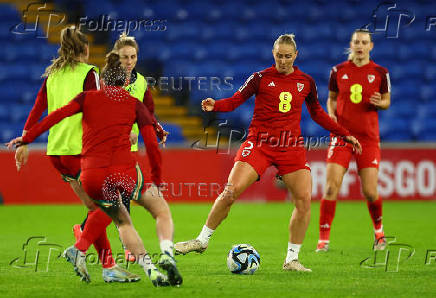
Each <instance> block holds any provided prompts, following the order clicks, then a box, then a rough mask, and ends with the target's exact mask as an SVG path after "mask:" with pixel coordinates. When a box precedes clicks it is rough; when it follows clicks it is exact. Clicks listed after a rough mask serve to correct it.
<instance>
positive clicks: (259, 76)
mask: <svg viewBox="0 0 436 298" xmlns="http://www.w3.org/2000/svg"><path fill="white" fill-rule="evenodd" d="M293 68H294V71H293V72H292V73H290V74H288V75H285V74H282V73H279V72H278V71H277V69H276V68H275V66H274V65H273V66H272V67H269V68H267V69H265V70H262V71H259V72H256V73H254V74H252V75H251V76H250V77H249V78H248V79H247V81H246V82H245V83H244V85H242V86H241V87H240V88H239V90H238V91H236V92H235V94H234V95H233V96H232V97H230V98H225V99H221V100H217V101H216V102H215V106H214V111H216V112H229V111H233V110H234V109H236V108H237V107H238V106H239V105H241V104H242V103H243V102H244V101H246V100H247V99H248V98H250V97H251V96H252V95H256V98H255V106H254V113H253V119H252V121H251V124H250V128H249V134H248V137H249V138H250V137H256V138H258V137H259V135H260V134H262V135H264V134H265V133H267V134H268V135H269V136H281V135H282V134H283V133H286V134H287V135H288V136H290V135H292V136H294V137H299V136H300V134H301V131H300V120H301V110H302V105H303V103H304V102H305V103H306V106H307V109H308V110H309V113H310V115H311V117H312V119H313V120H315V122H316V123H318V124H319V125H321V126H322V127H324V128H325V129H327V130H329V131H331V132H333V133H334V134H336V135H339V136H348V135H350V133H349V132H348V131H347V130H346V129H344V128H343V127H342V126H340V125H338V124H337V123H335V122H334V121H332V120H331V119H330V117H329V116H328V115H327V113H326V112H325V111H324V110H323V108H322V107H321V105H320V104H319V102H318V94H317V90H316V85H315V81H314V80H313V79H312V78H311V77H310V76H309V75H307V74H305V73H303V72H302V71H301V70H299V69H298V67H296V66H294V67H293Z"/></svg>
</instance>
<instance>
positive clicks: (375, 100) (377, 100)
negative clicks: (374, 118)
mask: <svg viewBox="0 0 436 298" xmlns="http://www.w3.org/2000/svg"><path fill="white" fill-rule="evenodd" d="M369 102H370V103H371V104H373V105H374V106H376V107H377V108H380V107H381V104H382V98H381V94H380V93H379V92H374V94H373V95H371V97H370V98H369Z"/></svg>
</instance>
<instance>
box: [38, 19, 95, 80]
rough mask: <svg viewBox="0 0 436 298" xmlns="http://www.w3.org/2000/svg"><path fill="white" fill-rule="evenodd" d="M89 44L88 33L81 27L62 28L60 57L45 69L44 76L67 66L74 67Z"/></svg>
mask: <svg viewBox="0 0 436 298" xmlns="http://www.w3.org/2000/svg"><path fill="white" fill-rule="evenodd" d="M88 44H89V42H88V38H87V37H86V35H85V34H83V33H82V32H80V30H79V29H76V27H75V26H70V27H67V28H64V29H62V31H61V46H60V47H59V50H58V57H57V58H55V59H53V60H52V63H51V65H50V66H48V67H47V68H46V69H45V72H44V74H43V75H42V77H43V78H45V77H48V76H49V75H50V74H51V73H53V72H56V71H58V70H60V69H63V68H64V67H66V66H70V67H71V68H74V66H76V64H77V63H79V61H78V60H77V58H78V57H80V55H83V54H85V53H86V46H87V45H88Z"/></svg>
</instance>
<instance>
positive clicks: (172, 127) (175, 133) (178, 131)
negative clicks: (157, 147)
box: [161, 122, 185, 144]
mask: <svg viewBox="0 0 436 298" xmlns="http://www.w3.org/2000/svg"><path fill="white" fill-rule="evenodd" d="M161 124H162V127H163V128H164V129H165V130H166V131H168V132H169V133H170V134H169V135H168V139H167V142H168V143H169V144H173V143H183V142H185V137H184V136H183V132H182V128H181V127H180V125H177V124H173V123H167V122H163V123H161Z"/></svg>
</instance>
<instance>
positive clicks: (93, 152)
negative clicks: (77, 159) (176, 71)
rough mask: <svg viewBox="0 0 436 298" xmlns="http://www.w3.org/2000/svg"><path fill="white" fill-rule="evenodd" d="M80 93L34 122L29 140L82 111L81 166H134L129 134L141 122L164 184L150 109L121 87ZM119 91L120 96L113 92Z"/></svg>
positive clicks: (156, 178)
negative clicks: (115, 96)
mask: <svg viewBox="0 0 436 298" xmlns="http://www.w3.org/2000/svg"><path fill="white" fill-rule="evenodd" d="M104 88H105V89H106V90H109V91H108V92H105V90H98V91H86V92H81V93H79V94H78V95H77V96H76V97H75V98H74V99H73V100H72V101H71V102H70V103H69V104H67V105H65V106H63V107H62V108H60V109H57V110H56V111H54V112H52V113H50V114H49V115H48V116H47V117H46V118H44V119H43V120H42V121H41V122H39V123H38V124H36V125H34V126H33V127H32V128H31V129H30V130H29V131H28V132H27V134H26V135H25V136H24V137H23V142H24V143H30V142H32V141H33V140H34V139H35V138H37V137H38V136H39V135H41V134H42V133H43V132H44V131H46V130H48V129H49V128H50V127H52V126H53V125H55V124H56V123H58V122H60V121H61V120H62V119H64V118H66V117H69V116H72V115H74V114H76V113H80V112H82V113H83V118H82V126H83V137H82V143H83V147H82V148H83V149H82V159H81V169H82V170H85V169H90V168H103V167H110V166H126V167H135V164H136V159H135V157H134V156H133V154H132V153H131V151H130V145H131V144H130V140H129V135H130V131H131V130H132V125H133V123H135V122H136V123H138V127H139V129H140V131H141V134H142V137H143V139H144V143H145V146H146V149H147V153H148V154H147V156H148V158H149V161H150V166H151V168H152V181H153V182H154V183H155V184H156V185H159V184H161V182H162V180H161V162H162V158H161V153H160V150H159V146H158V143H157V139H156V134H155V132H154V128H153V120H152V117H151V115H150V112H149V111H148V110H147V108H146V107H145V105H144V104H142V103H141V102H140V101H139V100H137V99H136V98H134V97H132V96H130V95H129V93H128V92H127V91H125V90H124V89H123V88H121V87H110V86H107V87H104ZM115 92H116V93H117V98H115V99H114V96H111V95H110V94H111V93H112V94H114V93H115Z"/></svg>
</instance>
